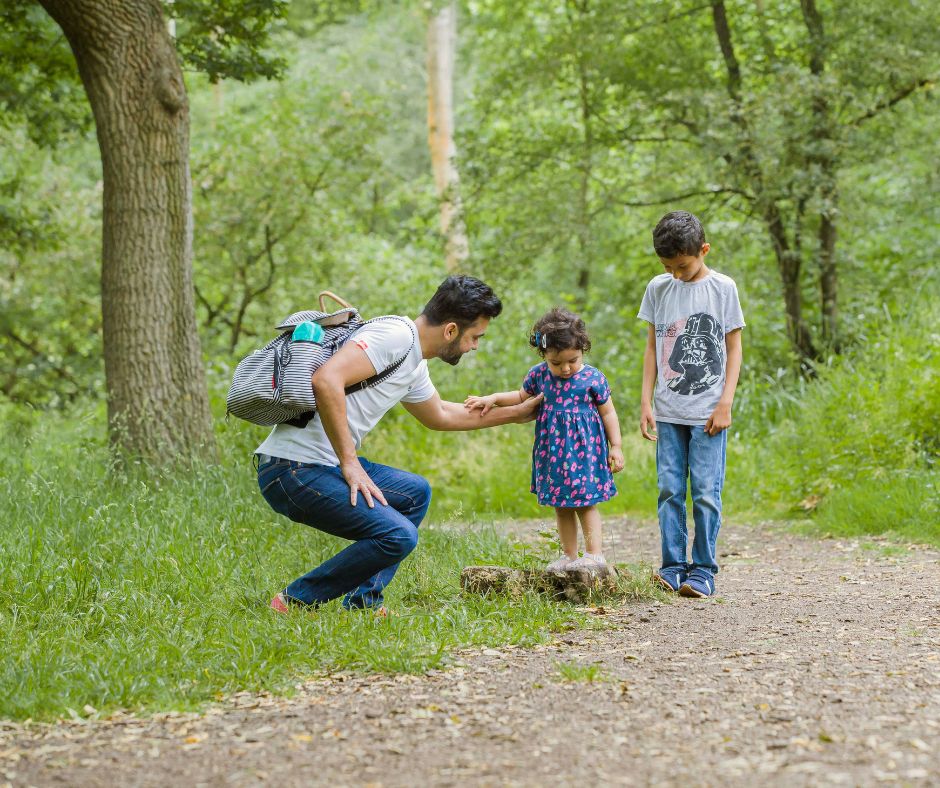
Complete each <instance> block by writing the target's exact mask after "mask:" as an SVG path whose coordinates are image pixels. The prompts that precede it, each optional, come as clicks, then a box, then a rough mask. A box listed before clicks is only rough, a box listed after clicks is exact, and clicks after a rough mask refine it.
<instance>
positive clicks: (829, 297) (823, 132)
mask: <svg viewBox="0 0 940 788" xmlns="http://www.w3.org/2000/svg"><path fill="white" fill-rule="evenodd" d="M800 8H801V10H802V12H803V21H804V23H805V24H806V29H807V31H808V33H809V41H810V57H809V70H810V73H811V74H812V75H813V81H814V85H813V100H812V112H813V148H812V150H811V153H810V155H809V156H808V159H809V162H810V164H811V165H815V166H816V168H817V169H818V172H819V198H820V202H821V205H820V209H819V236H818V238H819V243H818V247H817V251H816V256H817V264H818V266H819V291H820V293H819V295H820V313H821V315H822V335H823V341H824V342H825V343H826V345H827V346H828V347H830V348H831V349H832V350H835V351H836V352H838V350H839V345H840V342H839V325H838V284H839V278H838V271H837V270H836V216H837V212H838V188H837V182H836V168H837V165H838V162H837V159H836V149H835V140H834V137H835V133H834V129H833V123H832V118H831V116H830V112H829V102H828V100H827V97H826V92H825V84H824V79H825V72H826V35H825V30H824V28H823V19H822V15H821V14H820V13H819V9H818V8H817V7H816V0H800Z"/></svg>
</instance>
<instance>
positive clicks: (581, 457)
mask: <svg viewBox="0 0 940 788" xmlns="http://www.w3.org/2000/svg"><path fill="white" fill-rule="evenodd" d="M578 459H579V460H583V459H584V452H583V451H579V452H578Z"/></svg>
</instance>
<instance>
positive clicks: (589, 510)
mask: <svg viewBox="0 0 940 788" xmlns="http://www.w3.org/2000/svg"><path fill="white" fill-rule="evenodd" d="M575 511H576V512H577V513H578V519H579V520H580V521H581V531H582V533H583V534H584V552H585V553H590V554H591V555H595V556H597V555H601V554H602V553H603V552H604V543H603V539H602V538H601V513H600V510H599V509H598V508H597V507H596V506H585V507H583V508H581V509H576V510H575Z"/></svg>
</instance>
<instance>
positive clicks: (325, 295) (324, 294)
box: [317, 290, 352, 312]
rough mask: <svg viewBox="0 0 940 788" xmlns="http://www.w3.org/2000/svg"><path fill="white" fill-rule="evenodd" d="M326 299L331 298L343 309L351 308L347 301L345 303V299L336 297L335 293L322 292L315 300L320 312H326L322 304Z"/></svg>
mask: <svg viewBox="0 0 940 788" xmlns="http://www.w3.org/2000/svg"><path fill="white" fill-rule="evenodd" d="M327 298H332V299H333V300H334V301H335V302H336V303H337V304H339V305H340V306H341V307H344V308H345V309H351V308H352V304H350V303H349V301H347V300H346V299H345V298H340V297H339V296H338V295H336V293H331V292H330V291H329V290H324V291H322V292H321V293H320V295H319V297H318V299H317V300H318V301H319V302H320V311H321V312H326V311H327V309H326V305H325V304H324V303H323V302H324V300H325V299H327Z"/></svg>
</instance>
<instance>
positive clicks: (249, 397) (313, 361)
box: [225, 290, 414, 427]
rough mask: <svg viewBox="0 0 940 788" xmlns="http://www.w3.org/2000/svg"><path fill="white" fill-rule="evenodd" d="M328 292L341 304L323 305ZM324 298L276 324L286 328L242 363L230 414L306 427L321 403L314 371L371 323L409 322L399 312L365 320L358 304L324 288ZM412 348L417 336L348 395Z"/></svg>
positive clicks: (235, 379)
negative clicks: (333, 308)
mask: <svg viewBox="0 0 940 788" xmlns="http://www.w3.org/2000/svg"><path fill="white" fill-rule="evenodd" d="M325 298H332V299H333V300H334V301H336V302H337V303H339V304H341V305H342V309H338V310H336V311H335V312H326V311H324V299H325ZM319 301H320V310H321V311H319V312H318V311H315V310H306V311H303V312H295V313H294V314H292V315H290V316H289V317H287V318H285V319H284V320H282V321H281V322H280V323H279V324H278V325H277V326H276V328H277V330H278V331H281V332H282V333H281V334H280V335H279V336H278V337H277V338H276V339H273V340H272V341H271V342H269V343H268V344H267V345H265V346H264V347H263V348H261V349H260V350H255V351H254V352H253V353H251V354H249V355H248V356H246V357H245V358H243V359H242V360H241V361H240V362H239V363H238V366H237V367H235V374H234V375H233V376H232V385H231V386H230V387H229V391H228V396H227V397H226V400H225V413H226V415H228V414H229V413H231V414H232V415H233V416H237V417H238V418H240V419H244V420H245V421H250V422H251V423H252V424H260V425H261V426H263V427H272V426H274V425H275V424H291V425H293V426H295V427H306V426H307V423H308V422H309V421H310V419H312V418H313V417H314V415H315V414H316V409H317V401H316V397H315V396H314V394H313V386H312V384H311V382H310V379H311V377H312V376H313V373H314V372H316V371H317V370H318V369H319V368H320V367H321V366H323V364H325V363H326V361H327V360H328V359H329V358H330V357H331V356H332V355H333V354H334V353H335V352H336V351H337V350H339V348H340V347H342V345H343V344H344V343H345V342H346V341H347V340H348V339H349V338H350V337H351V336H352V335H353V334H354V333H355V332H356V331H358V330H359V329H360V328H362V327H363V326H365V325H367V324H368V323H372V322H374V321H376V320H400V321H401V322H405V321H404V319H403V318H401V317H398V316H397V315H388V316H385V317H376V318H373V319H372V320H368V321H366V320H363V319H362V317H360V315H359V310H357V309H356V308H355V307H353V306H351V305H350V304H349V303H348V302H346V301H344V300H343V299H342V298H340V297H339V296H337V295H335V294H333V293H331V292H329V291H326V290H324V291H323V292H322V293H320V297H319ZM412 348H414V339H413V338H412V343H411V347H409V348H408V352H407V353H405V355H403V356H402V357H401V358H400V359H398V361H396V362H395V363H394V364H392V365H391V366H390V367H389V368H388V369H385V370H383V371H381V372H379V373H377V374H375V375H373V376H372V377H370V378H367V379H366V380H363V381H361V382H360V383H355V384H353V385H352V386H347V387H346V394H347V396H348V395H349V394H355V393H356V392H357V391H362V390H363V389H366V388H369V387H371V386H375V385H377V384H379V383H381V382H382V381H383V380H385V378H387V377H388V376H389V375H391V374H392V373H393V372H394V371H395V370H396V369H398V368H399V367H400V366H401V365H402V364H403V363H404V362H405V359H406V358H408V355H409V354H410V353H411V350H412Z"/></svg>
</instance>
